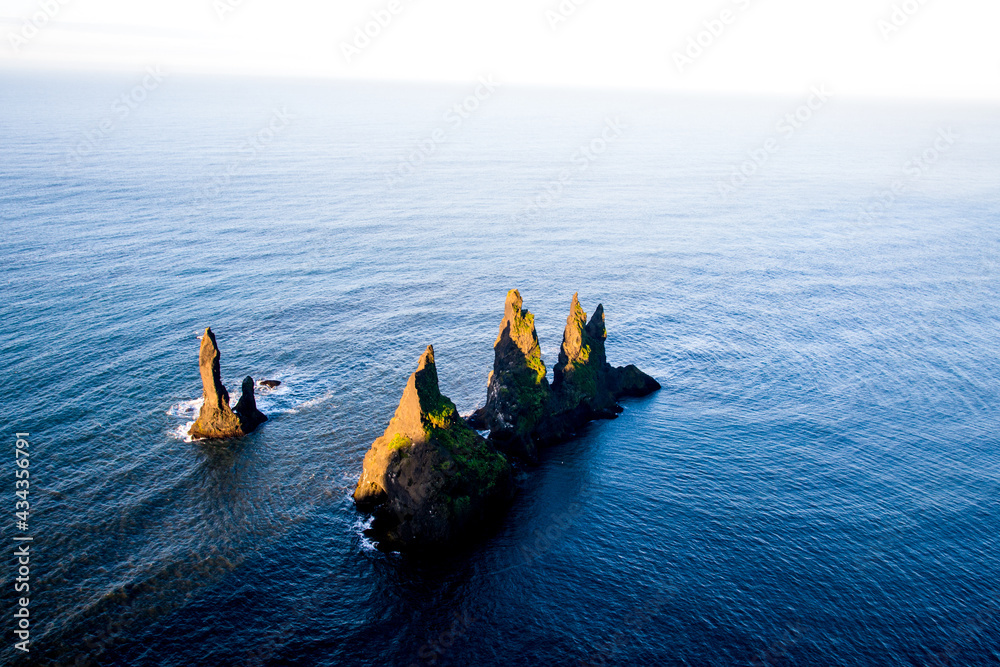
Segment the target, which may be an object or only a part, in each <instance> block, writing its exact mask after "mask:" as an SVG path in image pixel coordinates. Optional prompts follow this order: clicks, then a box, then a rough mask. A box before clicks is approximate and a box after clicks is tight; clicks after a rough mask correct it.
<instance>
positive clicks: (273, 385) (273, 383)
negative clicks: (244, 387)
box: [257, 380, 281, 389]
mask: <svg viewBox="0 0 1000 667" xmlns="http://www.w3.org/2000/svg"><path fill="white" fill-rule="evenodd" d="M257 384H258V385H260V386H261V387H267V388H268V389H277V388H278V387H280V386H281V380H257Z"/></svg>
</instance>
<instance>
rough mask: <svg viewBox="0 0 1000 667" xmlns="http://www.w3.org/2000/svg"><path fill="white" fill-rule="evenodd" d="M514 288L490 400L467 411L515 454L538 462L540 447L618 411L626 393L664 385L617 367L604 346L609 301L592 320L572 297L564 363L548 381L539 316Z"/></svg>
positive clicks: (497, 443) (629, 368)
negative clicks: (537, 326) (538, 331)
mask: <svg viewBox="0 0 1000 667" xmlns="http://www.w3.org/2000/svg"><path fill="white" fill-rule="evenodd" d="M522 305H523V303H522V300H521V295H520V293H519V292H518V291H517V290H511V291H510V292H508V293H507V302H506V305H505V307H504V317H503V321H502V322H501V323H500V336H499V337H498V338H497V341H496V343H495V344H494V351H495V353H494V362H493V372H492V373H490V378H489V384H488V387H487V392H486V405H485V406H483V407H482V408H480V409H479V410H477V411H476V412H474V413H473V414H472V416H471V417H469V424H470V425H472V426H473V427H474V428H477V429H480V430H482V429H489V431H490V434H489V440H490V442H491V443H493V444H494V445H495V446H496V447H497V448H498V449H500V450H502V451H504V452H507V453H509V454H510V455H511V456H514V457H516V458H519V459H522V460H526V461H528V462H534V461H536V460H537V452H538V447H539V445H542V444H545V443H552V442H557V441H559V440H565V439H566V438H569V437H571V436H572V435H573V434H574V433H576V432H577V431H578V430H579V429H580V428H581V427H582V426H583V425H584V424H586V423H587V422H589V421H591V420H593V419H607V418H612V417H615V416H616V415H617V414H618V413H619V412H621V411H622V408H621V406H620V405H618V400H619V399H620V398H622V397H624V396H645V395H647V394H650V393H652V392H654V391H656V390H657V389H660V383H659V382H657V381H656V380H654V379H653V378H651V377H650V376H648V375H646V374H645V373H643V372H642V371H640V370H639V369H638V368H636V367H635V366H625V367H622V368H614V367H612V366H611V364H609V363H608V359H607V353H606V352H605V349H604V344H605V340H606V339H607V337H608V332H607V328H606V327H605V324H604V306H602V305H598V306H597V309H596V310H595V311H594V314H593V316H592V317H591V318H590V320H589V321H588V319H587V313H586V312H584V310H583V308H582V307H581V306H580V297H579V294H574V295H573V300H572V302H571V303H570V311H569V316H568V317H567V318H566V328H565V330H564V331H563V341H562V347H561V349H560V351H559V361H558V363H557V364H556V366H555V368H554V369H553V381H552V385H551V386H550V385H549V383H548V381H547V380H546V378H545V364H544V363H542V357H541V350H540V347H539V345H538V336H537V335H536V333H535V320H534V317H533V316H532V315H531V313H529V312H528V311H527V310H524V309H523V308H522Z"/></svg>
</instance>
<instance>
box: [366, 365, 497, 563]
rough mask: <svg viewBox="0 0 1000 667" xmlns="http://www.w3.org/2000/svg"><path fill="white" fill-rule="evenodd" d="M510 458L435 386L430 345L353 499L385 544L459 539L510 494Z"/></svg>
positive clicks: (376, 445) (414, 545) (417, 545)
mask: <svg viewBox="0 0 1000 667" xmlns="http://www.w3.org/2000/svg"><path fill="white" fill-rule="evenodd" d="M513 488H514V487H513V482H512V479H511V469H510V464H509V463H508V461H507V459H506V458H505V457H504V456H503V454H501V453H500V452H498V451H497V450H496V449H495V448H494V447H493V446H492V445H490V444H489V443H488V442H487V441H486V440H485V439H484V438H483V437H482V436H480V435H479V434H478V433H476V432H475V431H474V430H472V428H470V427H469V426H468V425H467V424H466V423H465V421H464V420H462V419H461V418H460V417H459V415H458V410H457V409H456V408H455V404H454V403H452V402H451V401H450V400H449V399H448V398H447V397H446V396H444V395H442V394H441V391H440V388H439V387H438V376H437V367H436V366H435V363H434V348H433V347H428V348H427V350H426V351H425V352H424V354H423V355H422V356H421V357H420V361H419V363H418V365H417V370H416V372H415V373H413V375H411V376H410V378H409V381H408V382H407V383H406V389H405V390H404V391H403V397H402V399H401V400H400V402H399V407H397V408H396V414H395V416H394V417H393V418H392V421H390V422H389V426H388V427H387V428H386V430H385V433H383V434H382V436H381V437H379V438H378V439H377V440H375V442H374V443H372V446H371V449H369V450H368V453H367V454H366V455H365V461H364V468H363V470H362V472H361V478H360V479H359V480H358V486H357V488H356V489H355V491H354V501H355V503H356V504H357V506H358V509H360V510H361V511H363V512H366V513H370V514H374V517H375V520H374V522H373V524H372V529H373V532H374V533H375V535H376V537H377V539H379V541H380V543H381V545H382V546H384V547H389V548H395V549H404V548H425V547H432V546H435V545H440V544H443V543H445V542H448V541H451V540H455V539H459V538H462V537H463V536H466V535H469V534H471V533H472V532H474V530H475V528H476V527H477V526H478V525H479V524H480V523H481V522H482V520H483V519H485V518H486V517H487V516H488V515H489V514H491V513H492V511H493V510H495V509H499V508H501V507H502V506H503V505H505V504H506V503H507V502H508V501H509V500H510V498H511V497H512V494H513Z"/></svg>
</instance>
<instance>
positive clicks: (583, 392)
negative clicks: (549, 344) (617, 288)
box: [547, 294, 660, 437]
mask: <svg viewBox="0 0 1000 667" xmlns="http://www.w3.org/2000/svg"><path fill="white" fill-rule="evenodd" d="M607 337H608V331H607V327H606V326H605V323H604V306H603V305H601V304H598V306H597V309H596V310H595V311H594V314H593V315H592V316H591V318H590V320H589V321H588V320H587V314H586V313H585V312H584V310H583V308H582V307H581V306H580V299H579V295H578V294H574V295H573V301H572V303H571V304H570V312H569V316H568V317H567V318H566V329H565V331H564V332H563V343H562V348H561V349H560V351H559V362H558V363H557V364H556V366H555V368H554V369H553V375H554V380H553V383H552V391H553V394H554V397H553V401H552V414H553V416H554V417H555V418H554V419H549V420H548V422H549V423H548V425H547V426H548V428H547V432H548V433H550V434H555V435H556V436H558V437H564V433H566V432H567V428H569V429H572V428H575V426H573V425H572V424H573V422H574V421H577V422H579V421H581V420H583V421H586V420H588V419H594V418H601V417H611V416H614V415H615V414H617V413H618V412H621V407H620V406H619V405H618V399H619V398H621V397H622V396H645V395H646V394H649V393H651V392H653V391H656V390H657V389H659V388H660V385H659V383H658V382H657V381H656V380H654V379H653V378H651V377H650V376H648V375H646V374H645V373H643V372H642V371H640V370H639V369H638V368H636V367H635V366H627V367H625V368H613V367H612V366H611V365H610V364H609V363H608V357H607V352H606V350H605V341H606V339H607Z"/></svg>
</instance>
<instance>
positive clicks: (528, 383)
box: [470, 289, 550, 461]
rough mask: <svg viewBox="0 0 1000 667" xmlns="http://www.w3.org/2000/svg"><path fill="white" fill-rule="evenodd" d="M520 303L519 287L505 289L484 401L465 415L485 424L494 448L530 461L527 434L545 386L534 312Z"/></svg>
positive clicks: (541, 410)
mask: <svg viewBox="0 0 1000 667" xmlns="http://www.w3.org/2000/svg"><path fill="white" fill-rule="evenodd" d="M523 305H524V301H523V299H522V298H521V294H520V292H518V291H517V290H516V289H512V290H510V291H509V292H507V301H506V303H505V305H504V316H503V320H502V321H501V322H500V333H499V335H498V336H497V339H496V342H495V343H494V344H493V350H494V360H493V370H492V371H491V372H490V375H489V380H488V381H487V387H486V405H485V406H484V407H482V408H480V409H479V410H477V411H476V412H475V413H474V414H473V415H472V417H470V424H472V425H474V426H477V427H478V428H480V429H484V428H485V429H489V431H490V440H491V442H493V443H494V444H495V445H496V447H497V448H498V449H500V450H502V451H505V452H508V453H510V454H512V455H513V456H517V457H519V458H524V459H527V460H530V461H534V460H536V459H537V456H538V449H537V446H536V445H535V442H534V438H533V435H532V434H533V433H534V431H535V429H536V428H537V427H538V424H539V423H540V422H541V420H542V419H543V418H544V416H545V410H546V406H547V405H548V402H549V395H550V391H549V381H548V379H547V378H546V377H545V363H544V362H543V361H542V350H541V347H540V346H539V344H538V335H537V334H536V333H535V316H534V315H532V314H531V313H530V312H529V311H528V310H525V309H524V308H523V307H522V306H523Z"/></svg>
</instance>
